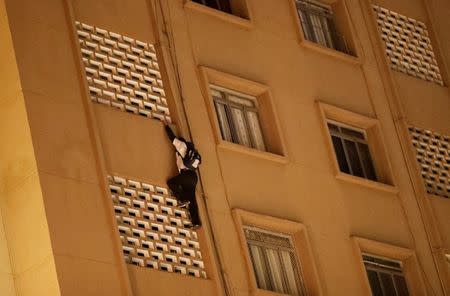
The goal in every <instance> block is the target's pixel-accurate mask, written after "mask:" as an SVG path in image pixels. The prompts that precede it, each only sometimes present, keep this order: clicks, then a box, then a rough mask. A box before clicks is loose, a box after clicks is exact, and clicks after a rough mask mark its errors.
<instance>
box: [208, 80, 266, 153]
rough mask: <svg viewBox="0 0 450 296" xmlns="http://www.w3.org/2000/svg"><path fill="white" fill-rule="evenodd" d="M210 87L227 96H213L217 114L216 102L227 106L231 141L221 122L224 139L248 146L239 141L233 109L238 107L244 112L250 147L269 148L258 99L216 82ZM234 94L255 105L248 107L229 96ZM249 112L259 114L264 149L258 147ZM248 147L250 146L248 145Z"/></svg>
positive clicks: (258, 119)
mask: <svg viewBox="0 0 450 296" xmlns="http://www.w3.org/2000/svg"><path fill="white" fill-rule="evenodd" d="M209 88H210V90H211V89H214V90H215V91H218V92H220V93H221V95H223V96H225V97H221V98H220V99H219V98H217V97H214V96H213V101H214V107H215V111H216V114H217V113H218V110H217V105H216V104H218V103H219V104H223V105H224V106H225V107H226V108H225V110H226V111H225V113H227V118H226V119H227V120H226V121H227V123H228V129H229V130H230V135H231V141H229V140H226V139H224V134H223V131H222V127H221V125H220V123H219V128H220V131H221V135H222V140H224V141H228V142H231V143H235V144H238V145H243V146H246V145H245V144H243V143H239V133H238V131H237V130H238V128H237V127H236V122H235V120H233V119H234V118H233V117H234V116H233V114H232V111H231V109H232V108H236V109H239V110H241V111H242V113H243V114H244V126H245V130H246V133H247V134H248V137H249V141H250V146H251V147H249V148H253V149H256V150H259V151H264V152H265V151H266V150H267V149H266V140H265V137H264V133H263V131H262V128H261V119H260V116H259V109H258V100H257V99H256V98H255V97H252V96H249V95H246V94H242V93H239V92H237V91H233V90H230V89H226V88H224V87H220V86H217V85H214V84H210V85H209ZM232 95H234V96H236V97H238V98H239V99H244V100H247V101H250V102H252V103H253V107H248V106H245V105H244V104H238V103H236V102H233V101H232V100H231V99H229V98H228V97H229V96H232ZM227 108H228V109H227ZM227 111H228V112H227ZM247 112H254V113H256V115H257V121H258V126H259V133H261V138H262V139H261V140H262V142H263V146H264V149H259V148H258V147H257V146H258V144H257V141H256V139H254V136H253V132H252V128H251V127H250V123H249V118H248V116H247ZM228 113H229V114H228ZM228 115H230V117H231V118H230V117H228ZM246 147H248V146H246Z"/></svg>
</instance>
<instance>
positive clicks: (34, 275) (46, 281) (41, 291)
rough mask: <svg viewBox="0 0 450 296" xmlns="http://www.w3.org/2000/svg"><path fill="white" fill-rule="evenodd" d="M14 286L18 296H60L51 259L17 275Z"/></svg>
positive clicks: (53, 263)
mask: <svg viewBox="0 0 450 296" xmlns="http://www.w3.org/2000/svg"><path fill="white" fill-rule="evenodd" d="M15 285H16V290H17V295H18V296H43V295H45V296H57V295H61V293H60V290H59V285H58V278H57V275H56V269H55V262H54V260H53V257H51V256H50V257H48V258H47V259H46V260H45V261H44V262H42V263H41V264H39V265H37V266H35V267H33V268H31V269H30V270H27V271H25V272H23V273H21V274H19V275H17V277H16V278H15Z"/></svg>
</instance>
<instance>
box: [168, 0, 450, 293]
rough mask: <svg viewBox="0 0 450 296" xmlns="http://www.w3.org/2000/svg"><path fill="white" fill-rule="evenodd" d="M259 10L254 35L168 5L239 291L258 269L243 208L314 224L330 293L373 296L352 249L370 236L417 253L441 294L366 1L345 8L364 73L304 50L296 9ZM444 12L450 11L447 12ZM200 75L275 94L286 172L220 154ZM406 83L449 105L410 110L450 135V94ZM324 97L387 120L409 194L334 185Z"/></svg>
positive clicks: (253, 6) (408, 8) (269, 0)
mask: <svg viewBox="0 0 450 296" xmlns="http://www.w3.org/2000/svg"><path fill="white" fill-rule="evenodd" d="M388 2H389V3H394V2H395V4H390V5H391V6H392V5H394V6H395V8H396V9H397V7H404V8H405V9H404V10H405V11H404V12H405V13H410V14H413V16H414V17H417V18H421V17H423V15H425V13H424V11H423V8H422V7H417V6H416V3H411V2H410V1H388ZM415 2H417V3H419V2H418V1H415ZM248 3H249V7H250V8H249V9H250V11H251V16H252V17H251V20H250V24H249V25H248V26H245V27H243V26H239V25H236V23H235V22H233V21H232V20H231V19H230V20H229V21H227V20H224V19H226V18H225V17H218V16H217V15H214V13H212V12H211V13H205V12H204V10H197V9H195V8H192V6H189V7H184V6H183V1H170V2H169V3H168V5H167V6H168V8H167V13H168V14H169V13H170V15H171V26H172V27H173V36H174V40H175V44H176V50H177V56H178V60H177V61H178V64H179V67H180V72H181V75H182V87H183V90H184V97H185V98H187V100H186V103H187V113H188V118H189V120H190V123H191V126H192V130H193V135H194V139H195V140H196V142H197V143H198V145H199V147H200V148H201V151H202V152H203V156H204V164H203V166H202V168H201V171H202V172H204V173H202V177H203V181H204V185H205V191H206V194H207V196H209V199H208V201H209V204H210V208H212V209H213V211H214V212H213V214H212V221H213V224H214V225H216V226H215V227H217V229H219V227H220V229H221V231H220V232H219V233H218V240H219V241H220V242H225V241H227V243H226V244H225V245H220V244H219V249H220V252H222V254H223V256H224V258H225V260H224V262H225V264H224V265H225V267H224V268H225V269H226V270H227V273H228V275H229V278H230V282H231V284H230V285H231V286H232V287H233V288H234V289H235V291H238V294H239V295H247V293H248V292H247V289H248V287H249V283H248V276H247V272H248V271H247V270H245V268H244V263H243V262H242V258H243V255H242V251H241V249H240V245H239V242H238V240H237V235H236V231H235V229H234V227H233V221H232V219H231V217H230V213H229V210H228V209H229V208H242V209H245V210H248V211H252V212H256V213H259V214H267V215H272V216H276V217H280V218H285V219H290V220H293V221H297V222H301V223H303V224H305V225H306V227H307V229H308V233H309V234H310V239H311V244H312V249H313V253H314V257H315V258H314V259H315V260H316V262H317V268H318V271H319V276H320V280H321V284H322V286H323V289H324V291H325V294H329V295H363V294H364V292H363V291H364V290H363V289H364V288H363V286H362V284H361V278H360V277H359V274H358V267H357V266H356V264H355V258H354V253H353V249H352V247H351V244H350V241H349V237H351V236H361V237H365V238H370V239H373V240H377V241H381V242H385V243H389V244H392V245H397V246H403V247H407V248H411V249H413V250H415V252H416V253H417V255H418V257H419V260H420V262H421V266H422V268H423V269H422V270H421V271H420V272H421V274H422V276H424V277H425V275H426V284H425V286H426V289H427V290H428V291H429V292H430V293H431V290H434V291H435V292H436V293H439V295H442V293H443V292H442V289H441V285H440V282H439V278H438V275H437V272H436V269H435V266H434V263H433V259H432V254H431V252H430V249H429V245H428V243H427V236H426V234H425V231H424V228H423V223H422V222H421V220H420V218H419V217H420V216H421V214H420V211H419V209H418V208H417V204H416V201H415V196H414V192H413V189H412V186H411V183H410V179H409V177H408V170H407V167H406V164H405V162H404V157H403V153H402V150H401V148H400V143H399V139H398V135H397V133H396V130H395V126H394V123H393V120H392V114H391V110H390V108H389V105H388V101H387V98H386V97H387V94H386V93H385V90H384V87H385V86H384V85H383V84H382V80H381V76H382V75H385V74H383V73H382V72H380V71H379V68H378V65H377V63H376V61H375V59H374V55H375V53H374V52H373V48H372V44H371V42H370V38H369V32H368V30H367V28H366V25H367V24H366V22H367V21H368V20H367V17H366V15H365V14H364V13H363V11H364V8H363V6H362V4H361V2H360V1H346V3H347V6H348V8H349V13H350V15H351V20H350V21H351V24H352V27H353V29H354V30H355V36H356V44H357V46H358V48H359V57H360V62H361V64H355V63H351V62H348V61H346V60H342V59H338V58H335V57H333V56H329V55H325V54H323V53H322V52H319V51H314V50H311V49H310V48H305V47H303V46H301V45H300V44H299V42H298V37H297V31H296V30H297V28H296V24H295V22H294V20H293V17H292V15H293V14H292V13H293V12H292V10H291V9H290V5H289V2H288V1H275V0H258V1H248ZM441 5H442V6H444V7H446V8H447V9H448V5H446V4H443V3H441ZM441 31H442V30H441ZM442 33H443V32H442ZM198 66H207V67H210V68H213V69H217V70H220V71H223V72H226V73H229V74H232V75H235V76H238V77H242V78H245V79H248V80H252V81H255V82H258V83H262V84H265V85H267V86H269V87H270V88H271V92H272V94H273V99H274V104H275V111H276V113H277V114H278V117H279V119H280V125H281V133H282V136H283V137H284V138H285V142H286V146H287V154H288V163H287V164H280V163H278V162H271V161H268V160H266V159H261V158H258V157H252V156H249V155H247V154H243V153H239V152H236V151H231V150H227V149H221V148H218V147H216V145H215V143H214V137H213V135H214V134H213V133H214V131H213V129H212V128H211V126H210V125H208V123H209V118H208V115H207V110H206V107H205V104H204V100H205V99H204V97H203V95H202V93H201V89H202V87H203V85H202V84H201V83H202V82H201V81H199V80H198V79H197V78H196V75H197V70H198ZM399 75H401V74H399ZM400 79H403V80H408V81H407V82H405V83H406V84H403V85H408V86H409V87H410V88H411V89H412V90H411V92H414V90H416V89H418V88H421V89H423V91H422V92H420V94H422V95H423V94H424V93H427V94H429V93H430V92H431V93H432V94H433V98H434V97H436V100H437V101H438V102H442V103H441V105H439V103H438V106H439V107H438V108H437V109H436V110H434V108H435V107H432V106H431V104H430V105H427V106H426V108H425V109H424V108H422V107H423V106H424V105H425V102H424V101H423V96H422V102H423V103H421V104H420V106H421V108H417V107H416V106H417V105H416V103H417V102H418V99H410V100H411V101H410V102H411V103H410V104H408V106H407V107H406V108H411V109H414V110H415V112H416V113H418V112H419V110H421V111H422V110H425V111H426V113H425V114H422V116H426V117H428V116H429V117H433V118H435V119H434V120H435V125H436V126H440V127H441V130H442V129H443V127H446V128H448V127H449V125H448V124H447V123H446V122H447V121H446V120H448V118H450V116H448V115H449V113H448V112H449V108H446V106H448V105H447V104H448V102H449V100H448V90H447V88H442V89H441V88H440V87H435V86H434V85H430V86H428V85H427V86H422V85H423V84H429V83H425V82H422V81H420V80H417V79H413V78H409V77H401V78H399V80H400ZM403 87H406V86H403ZM436 88H439V89H438V90H435V89H436ZM434 94H436V96H434ZM417 97H418V96H417ZM316 100H321V101H323V102H326V103H329V104H333V105H336V106H338V107H341V108H344V109H347V110H350V111H353V112H356V113H359V114H362V115H366V116H369V117H374V118H377V119H378V120H379V121H380V124H381V129H382V132H383V138H384V140H385V141H386V146H387V151H388V157H389V160H390V162H391V164H392V171H393V174H394V181H395V185H396V187H397V188H398V190H399V193H398V194H395V193H388V192H383V191H378V190H373V189H370V188H366V187H364V186H360V185H358V184H351V183H347V182H343V181H340V180H337V179H336V178H335V177H334V174H333V171H332V165H331V159H330V158H329V155H328V153H327V148H326V146H325V138H324V135H323V133H322V130H321V127H320V118H319V116H318V114H317V111H316V108H315V105H314V104H315V101H316ZM405 105H406V104H405ZM433 106H434V105H433ZM433 110H434V112H433ZM194 114H195V115H194ZM428 114H430V115H428ZM419 117H420V116H419V114H417V118H419ZM420 118H421V120H425V119H424V118H422V117H420ZM236 172H239V174H237V173H236ZM243 176H245V177H243ZM443 202H447V201H446V200H444V201H443ZM447 203H448V202H447ZM443 212H446V211H445V210H443ZM447 213H448V212H447ZM441 215H442V214H441ZM343 268H345V272H343V271H342V270H343ZM250 276H251V275H250Z"/></svg>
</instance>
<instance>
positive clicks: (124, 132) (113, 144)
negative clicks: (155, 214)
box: [94, 104, 177, 187]
mask: <svg viewBox="0 0 450 296" xmlns="http://www.w3.org/2000/svg"><path fill="white" fill-rule="evenodd" d="M94 110H95V114H96V116H97V120H98V126H99V131H100V137H101V141H102V146H103V153H104V156H105V160H106V167H107V170H108V172H110V173H118V174H120V175H122V176H128V177H130V178H131V179H132V178H139V179H141V180H144V181H148V182H154V183H153V184H155V185H162V186H164V187H167V186H166V180H167V179H168V178H169V177H170V176H172V175H175V174H176V172H177V170H176V165H175V149H174V147H173V146H172V145H171V143H170V141H169V140H168V138H167V136H166V134H165V132H164V128H163V124H162V123H161V122H160V121H159V120H152V119H148V118H144V117H141V116H136V115H131V114H128V113H125V112H120V111H117V110H114V109H113V108H110V107H106V106H101V105H98V104H96V105H94Z"/></svg>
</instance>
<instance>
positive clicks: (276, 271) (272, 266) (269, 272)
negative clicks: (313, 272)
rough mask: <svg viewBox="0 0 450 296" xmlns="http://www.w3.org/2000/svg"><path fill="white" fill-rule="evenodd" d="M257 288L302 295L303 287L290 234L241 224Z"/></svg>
mask: <svg viewBox="0 0 450 296" xmlns="http://www.w3.org/2000/svg"><path fill="white" fill-rule="evenodd" d="M244 233H245V238H246V241H247V246H248V250H249V253H250V258H251V261H252V265H253V271H254V275H255V277H256V282H257V286H258V288H259V289H264V290H269V291H274V292H277V293H283V294H289V295H292V296H304V295H306V292H305V291H306V290H305V287H304V283H303V277H302V274H301V266H300V264H299V260H298V258H297V256H296V254H295V249H294V246H293V243H292V238H291V237H290V236H288V235H285V234H280V233H272V232H269V231H266V230H263V229H259V228H255V227H249V226H244Z"/></svg>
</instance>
